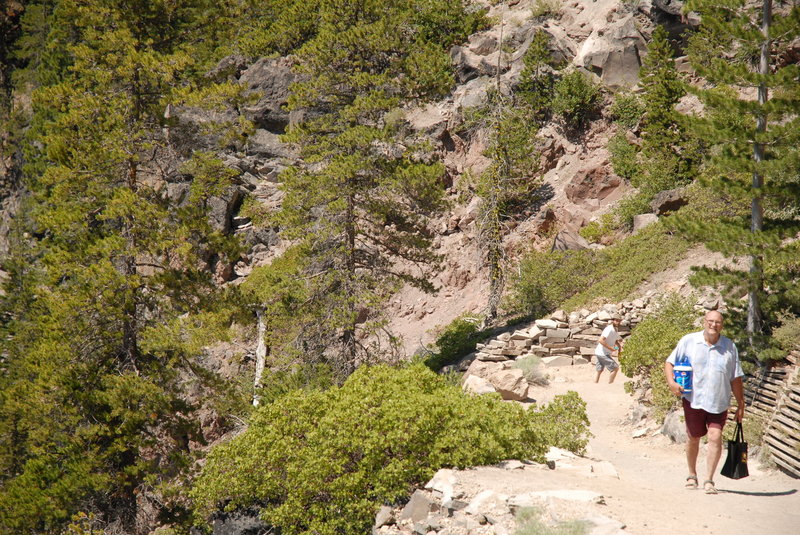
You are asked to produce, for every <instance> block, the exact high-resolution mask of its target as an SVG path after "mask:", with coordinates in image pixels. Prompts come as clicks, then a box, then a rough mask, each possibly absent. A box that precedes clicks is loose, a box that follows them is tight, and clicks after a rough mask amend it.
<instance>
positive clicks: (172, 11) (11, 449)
mask: <svg viewBox="0 0 800 535" xmlns="http://www.w3.org/2000/svg"><path fill="white" fill-rule="evenodd" d="M33 7H35V8H33ZM207 7H208V4H206V3H205V2H203V1H201V0H198V1H197V2H181V3H178V4H174V3H163V2H104V1H103V2H101V1H93V0H80V1H79V0H63V1H59V2H41V3H36V4H35V5H34V6H32V9H31V11H30V12H29V13H30V18H27V17H28V15H27V14H26V19H25V24H30V25H32V27H35V28H37V29H38V30H37V31H39V32H40V33H36V32H33V33H31V34H29V35H28V37H30V38H31V40H30V41H27V40H22V42H20V43H19V44H20V48H18V49H17V50H18V53H19V54H20V57H21V58H24V61H27V62H29V63H28V67H29V69H41V72H37V73H31V71H28V72H27V73H23V72H22V71H21V72H20V76H21V77H22V78H23V79H24V78H25V77H24V76H23V74H26V75H28V78H27V79H28V80H29V81H30V82H31V83H34V84H35V87H36V91H35V92H34V95H33V116H32V117H31V119H30V120H31V128H30V129H29V136H30V138H29V139H27V140H26V145H27V152H26V157H27V161H28V162H29V165H28V166H27V168H26V176H25V187H26V188H27V190H28V196H27V199H26V204H25V210H22V211H21V212H19V214H20V218H19V220H18V221H17V224H18V225H19V227H18V229H17V230H16V232H15V235H14V240H12V242H13V250H12V253H11V255H10V258H9V259H8V260H7V262H6V263H5V265H4V268H5V269H6V270H7V271H8V273H9V275H10V276H9V278H8V280H7V282H6V284H5V288H4V289H5V292H6V295H7V296H11V298H9V299H4V300H3V303H2V305H3V306H2V308H3V314H4V319H5V321H4V323H3V325H2V328H3V336H2V353H3V355H4V360H3V364H2V365H3V373H2V374H1V375H0V392H2V395H0V465H1V466H0V473H2V476H0V526H2V527H3V529H4V530H7V531H4V533H61V532H62V531H63V529H64V528H65V525H66V523H67V522H68V521H69V519H70V518H71V517H72V516H73V515H74V514H76V513H79V512H85V513H87V514H88V513H93V514H95V515H96V518H97V519H98V522H99V523H102V524H104V525H106V526H109V529H117V530H120V531H125V532H128V533H133V532H134V529H135V528H134V526H135V525H136V522H137V515H138V512H139V509H140V507H141V506H142V505H145V504H147V506H148V507H149V506H151V505H152V506H153V508H154V510H155V511H157V512H159V513H163V514H164V515H165V518H166V517H170V516H171V515H176V516H180V514H182V513H181V506H180V505H177V504H175V503H168V502H169V499H168V498H167V497H166V496H167V495H168V493H166V492H165V489H166V486H167V485H169V484H171V483H173V482H174V480H175V478H176V477H179V475H180V474H183V473H185V472H186V470H187V469H188V467H189V464H190V461H191V456H190V455H189V448H188V444H189V441H196V442H202V440H203V438H202V436H201V434H200V432H199V428H198V420H197V419H196V417H195V412H194V411H195V410H196V409H197V408H198V406H199V405H198V403H195V402H192V401H190V400H191V399H192V398H191V396H190V395H189V393H190V392H194V393H195V394H197V393H200V392H209V391H210V390H209V389H212V390H213V389H215V388H216V387H217V386H220V384H221V383H220V382H218V381H217V380H216V378H215V377H214V376H213V374H211V373H210V372H208V371H207V370H205V369H204V368H203V366H202V365H201V364H200V361H199V360H198V356H199V355H201V348H202V347H204V346H205V345H207V344H208V343H209V342H211V341H213V340H216V339H218V338H220V337H222V336H224V325H225V321H226V320H227V318H228V316H229V313H230V311H229V310H226V308H225V307H223V306H220V303H221V301H220V300H219V298H220V297H221V296H220V294H219V293H218V292H217V291H216V290H215V288H214V285H213V284H212V281H211V278H210V274H209V271H208V269H205V268H207V266H208V262H209V261H210V259H212V258H225V257H227V258H228V259H231V258H234V257H235V256H236V255H238V246H237V245H236V243H235V242H234V241H233V240H231V239H229V238H226V237H225V236H223V235H222V234H221V233H220V232H219V231H217V230H215V229H213V228H211V226H210V224H209V222H208V217H207V213H208V209H209V204H210V202H211V200H212V198H213V197H214V196H215V195H219V194H220V192H221V191H223V190H225V189H226V188H227V187H228V186H229V184H230V180H231V178H232V174H231V172H230V170H228V169H226V168H225V167H224V166H223V165H222V164H221V162H220V161H219V160H218V159H216V158H214V157H213V156H211V155H208V154H202V153H198V154H197V155H196V156H197V157H196V158H194V159H193V160H192V163H191V164H189V165H187V166H186V167H181V164H180V162H179V161H177V160H175V159H174V158H170V157H168V156H169V152H170V151H169V147H168V143H167V140H166V139H165V138H164V135H163V129H162V120H163V114H164V108H165V106H166V104H167V103H168V102H176V101H177V98H178V97H177V96H176V95H177V94H178V91H179V89H181V86H185V85H187V84H188V83H190V82H189V81H188V80H186V79H184V75H185V73H187V72H188V73H191V72H193V71H194V69H195V62H196V59H195V55H194V54H192V52H193V51H194V52H196V50H194V49H191V48H190V47H189V46H188V44H187V43H188V41H190V40H191V39H192V38H194V37H196V34H193V33H192V32H193V30H197V29H198V28H199V27H200V26H201V24H200V23H201V22H203V21H205V20H206V19H205V14H206V8H207ZM47 28H49V30H47ZM35 43H38V44H39V46H41V47H43V49H44V51H37V50H36V48H35V47H34V46H33V45H34V44H35ZM165 162H166V163H165ZM187 172H189V173H191V174H192V176H193V177H195V178H196V179H197V181H196V182H195V183H194V184H192V185H190V186H188V187H189V194H188V195H187V197H186V199H184V202H182V203H181V204H178V203H175V202H174V200H173V199H171V198H170V197H169V196H168V191H169V188H168V187H167V183H168V182H170V181H175V180H176V179H177V177H179V176H184V177H185V176H186V174H185V173H187ZM220 397H222V396H220Z"/></svg>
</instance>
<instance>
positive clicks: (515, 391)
mask: <svg viewBox="0 0 800 535" xmlns="http://www.w3.org/2000/svg"><path fill="white" fill-rule="evenodd" d="M488 380H489V382H490V383H491V384H492V386H493V387H494V388H495V389H496V390H497V392H499V393H500V396H501V397H502V398H503V399H507V400H514V401H524V400H526V399H528V380H527V379H525V376H524V375H523V373H522V370H520V369H519V368H511V369H506V370H501V371H497V372H494V373H492V374H491V375H490V376H489V377H488Z"/></svg>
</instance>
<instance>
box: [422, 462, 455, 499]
mask: <svg viewBox="0 0 800 535" xmlns="http://www.w3.org/2000/svg"><path fill="white" fill-rule="evenodd" d="M457 483H458V478H456V475H455V472H454V471H453V470H450V469H448V468H442V469H441V470H439V471H438V472H436V474H434V476H433V477H432V478H431V480H430V481H428V483H426V484H425V488H426V489H428V490H433V491H435V492H438V493H439V494H441V500H440V501H441V502H442V503H444V502H448V501H450V500H452V499H453V497H454V496H455V486H456V484H457ZM455 497H458V496H455Z"/></svg>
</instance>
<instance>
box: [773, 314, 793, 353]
mask: <svg viewBox="0 0 800 535" xmlns="http://www.w3.org/2000/svg"><path fill="white" fill-rule="evenodd" d="M778 321H779V322H780V326H779V327H776V328H775V329H773V331H772V337H773V338H774V340H775V343H777V344H778V347H779V348H781V349H783V350H784V353H786V352H788V351H795V350H798V349H800V318H798V317H796V316H791V315H786V314H782V315H779V316H778Z"/></svg>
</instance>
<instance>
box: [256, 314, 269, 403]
mask: <svg viewBox="0 0 800 535" xmlns="http://www.w3.org/2000/svg"><path fill="white" fill-rule="evenodd" d="M256 315H257V316H258V343H257V344H256V375H255V379H254V380H253V406H254V407H258V404H259V403H260V402H261V396H259V395H258V389H259V388H261V376H262V375H264V367H265V366H266V362H267V342H266V340H264V335H265V334H266V332H267V324H266V322H265V321H264V310H262V309H261V308H259V309H258V310H256Z"/></svg>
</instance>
